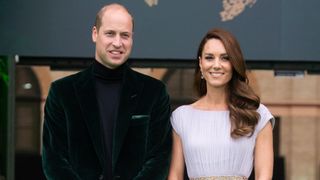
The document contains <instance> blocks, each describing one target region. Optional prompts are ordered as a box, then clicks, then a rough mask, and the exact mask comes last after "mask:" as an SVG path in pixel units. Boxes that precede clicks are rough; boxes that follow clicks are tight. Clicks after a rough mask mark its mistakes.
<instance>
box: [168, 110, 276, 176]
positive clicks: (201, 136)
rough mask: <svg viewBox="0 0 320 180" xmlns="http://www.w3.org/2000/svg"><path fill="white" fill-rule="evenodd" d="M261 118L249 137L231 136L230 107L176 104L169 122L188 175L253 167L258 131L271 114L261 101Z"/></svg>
mask: <svg viewBox="0 0 320 180" xmlns="http://www.w3.org/2000/svg"><path fill="white" fill-rule="evenodd" d="M257 112H258V113H259V114H260V119H259V121H258V124H257V125H256V128H255V130H254V133H253V135H252V136H251V137H247V136H246V137H241V138H237V139H233V138H231V136H230V128H231V124H230V120H229V111H227V110H226V111H210V110H200V109H196V108H194V107H192V106H191V105H183V106H180V107H178V108H177V109H176V110H175V111H174V112H173V113H172V116H171V124H172V127H173V129H174V131H175V132H176V133H177V134H178V135H179V137H180V139H181V142H182V146H183V153H184V159H185V163H186V167H187V172H188V176H189V178H200V177H212V176H242V177H246V178H248V177H249V176H250V174H251V171H252V168H253V155H254V154H253V153H254V147H255V142H256V138H257V135H258V133H259V132H260V130H261V129H263V127H264V126H265V125H266V124H267V123H268V122H269V121H271V123H272V126H274V117H273V116H272V114H271V113H270V112H269V110H268V109H267V108H266V107H265V106H264V105H263V104H260V106H259V108H258V109H257Z"/></svg>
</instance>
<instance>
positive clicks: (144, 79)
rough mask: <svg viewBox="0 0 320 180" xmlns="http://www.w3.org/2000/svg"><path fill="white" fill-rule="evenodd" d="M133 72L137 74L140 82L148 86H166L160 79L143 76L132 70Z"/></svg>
mask: <svg viewBox="0 0 320 180" xmlns="http://www.w3.org/2000/svg"><path fill="white" fill-rule="evenodd" d="M132 72H133V73H134V74H135V76H136V78H137V80H138V81H140V82H143V83H144V84H146V85H153V86H163V87H164V86H165V85H164V83H163V82H162V81H160V80H159V79H156V78H154V77H151V76H149V75H146V74H143V73H141V72H137V71H135V70H132Z"/></svg>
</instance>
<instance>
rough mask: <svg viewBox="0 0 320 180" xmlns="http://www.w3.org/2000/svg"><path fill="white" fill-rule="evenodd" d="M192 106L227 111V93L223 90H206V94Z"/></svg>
mask: <svg viewBox="0 0 320 180" xmlns="http://www.w3.org/2000/svg"><path fill="white" fill-rule="evenodd" d="M194 106H195V107H197V108H200V109H207V110H227V109H228V103H227V93H226V91H225V90H223V91H222V90H221V91H220V90H215V91H212V90H208V91H207V94H205V95H204V96H203V97H202V98H201V99H199V100H198V101H197V102H196V103H194Z"/></svg>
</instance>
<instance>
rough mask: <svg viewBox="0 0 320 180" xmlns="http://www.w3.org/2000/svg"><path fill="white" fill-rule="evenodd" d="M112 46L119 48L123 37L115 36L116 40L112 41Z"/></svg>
mask: <svg viewBox="0 0 320 180" xmlns="http://www.w3.org/2000/svg"><path fill="white" fill-rule="evenodd" d="M112 45H113V46H115V47H117V48H119V47H121V45H122V41H121V37H120V36H115V38H114V39H113V41H112Z"/></svg>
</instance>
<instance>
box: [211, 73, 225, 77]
mask: <svg viewBox="0 0 320 180" xmlns="http://www.w3.org/2000/svg"><path fill="white" fill-rule="evenodd" d="M209 74H210V75H211V76H213V77H220V76H223V75H224V73H222V72H209Z"/></svg>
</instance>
